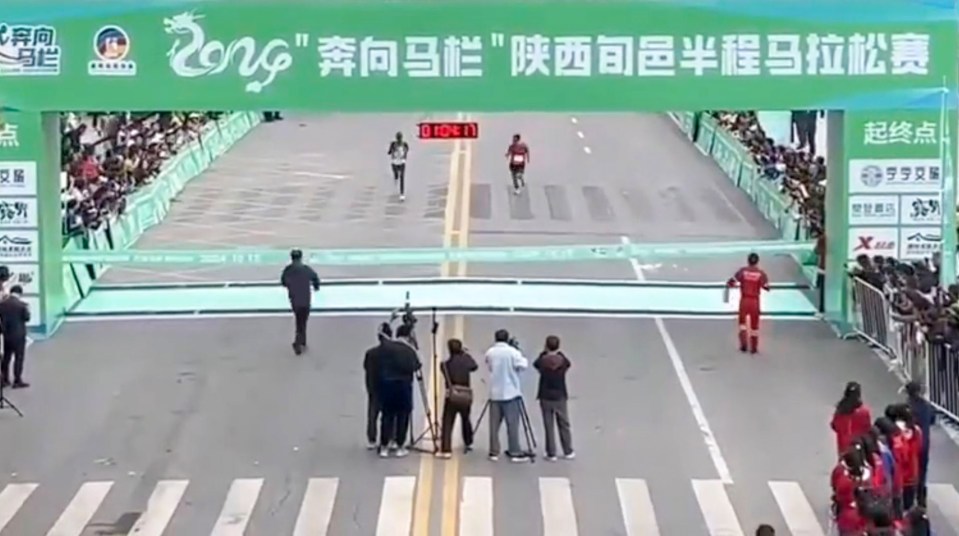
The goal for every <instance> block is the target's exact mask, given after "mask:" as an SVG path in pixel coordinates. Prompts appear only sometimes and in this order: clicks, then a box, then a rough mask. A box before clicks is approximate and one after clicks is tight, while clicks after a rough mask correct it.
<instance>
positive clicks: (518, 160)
mask: <svg viewBox="0 0 959 536" xmlns="http://www.w3.org/2000/svg"><path fill="white" fill-rule="evenodd" d="M525 162H526V155H522V154H514V155H513V163H514V164H523V163H525Z"/></svg>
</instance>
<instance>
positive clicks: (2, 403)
mask: <svg viewBox="0 0 959 536" xmlns="http://www.w3.org/2000/svg"><path fill="white" fill-rule="evenodd" d="M3 389H4V387H3V382H0V410H4V409H7V408H10V409H12V410H13V412H14V413H16V414H17V415H19V416H20V417H21V418H23V413H22V412H21V411H20V409H19V408H17V406H16V405H14V403H13V402H10V399H8V398H7V397H6V396H4V394H3Z"/></svg>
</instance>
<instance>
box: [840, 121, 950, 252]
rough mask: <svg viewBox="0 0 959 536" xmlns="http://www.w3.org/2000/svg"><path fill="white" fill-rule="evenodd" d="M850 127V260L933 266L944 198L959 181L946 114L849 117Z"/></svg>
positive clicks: (847, 138)
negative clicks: (950, 160) (947, 140)
mask: <svg viewBox="0 0 959 536" xmlns="http://www.w3.org/2000/svg"><path fill="white" fill-rule="evenodd" d="M845 119H846V123H845V127H844V128H845V132H844V141H845V155H846V172H847V173H848V175H847V179H848V180H847V203H848V222H849V231H848V233H849V238H848V240H849V242H848V243H849V257H850V259H853V258H855V257H856V256H857V255H860V254H867V255H869V256H874V255H883V256H890V257H897V258H899V259H904V260H917V259H927V258H930V257H931V256H932V255H933V254H934V253H936V252H938V251H940V250H941V245H942V225H943V219H944V207H943V197H942V192H943V190H944V189H945V188H946V186H947V185H946V181H947V180H955V179H954V178H950V177H949V175H950V173H948V172H947V171H948V170H945V169H943V153H942V150H943V147H942V144H941V142H940V140H941V135H942V131H941V129H942V127H943V125H942V121H941V114H940V112H939V111H879V112H847V113H846V114H845ZM951 150H955V149H954V148H952V149H951Z"/></svg>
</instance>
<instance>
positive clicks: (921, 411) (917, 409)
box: [906, 381, 936, 508]
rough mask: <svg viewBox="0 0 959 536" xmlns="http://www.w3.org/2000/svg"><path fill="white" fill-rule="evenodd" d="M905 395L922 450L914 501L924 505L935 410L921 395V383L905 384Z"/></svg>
mask: <svg viewBox="0 0 959 536" xmlns="http://www.w3.org/2000/svg"><path fill="white" fill-rule="evenodd" d="M906 395H907V397H908V403H909V408H910V409H911V410H912V418H913V420H914V422H915V424H916V426H918V427H919V430H921V431H922V450H920V453H919V484H918V486H917V490H916V502H917V503H918V504H919V506H922V507H923V508H925V507H926V491H927V488H926V477H927V476H928V473H929V434H930V432H931V429H932V425H934V424H935V423H936V410H935V409H934V408H933V407H932V404H930V403H929V401H928V400H926V399H925V398H924V397H923V395H922V385H921V384H920V383H919V382H917V381H911V382H909V383H907V384H906Z"/></svg>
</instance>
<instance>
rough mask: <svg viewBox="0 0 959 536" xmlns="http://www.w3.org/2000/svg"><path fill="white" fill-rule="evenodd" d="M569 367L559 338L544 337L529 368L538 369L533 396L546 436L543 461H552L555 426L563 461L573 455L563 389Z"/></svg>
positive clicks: (567, 409) (570, 364)
mask: <svg viewBox="0 0 959 536" xmlns="http://www.w3.org/2000/svg"><path fill="white" fill-rule="evenodd" d="M571 366H572V363H570V361H569V358H567V357H566V355H565V354H564V353H563V352H562V351H561V350H560V349H559V337H557V336H556V335H550V336H549V337H546V344H545V347H544V349H543V352H542V353H541V354H539V357H537V358H536V361H534V362H533V367H534V368H535V369H536V370H538V371H539V389H538V392H537V394H536V398H538V399H539V407H540V409H541V410H542V411H543V428H544V433H545V435H546V461H550V462H555V461H556V429H557V428H559V442H560V445H561V446H562V447H563V456H564V457H565V458H566V459H567V460H572V459H573V458H575V457H576V453H575V452H574V451H573V434H572V430H571V428H570V425H569V408H568V406H567V401H568V400H569V393H568V392H567V391H566V372H567V371H569V367H571Z"/></svg>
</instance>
